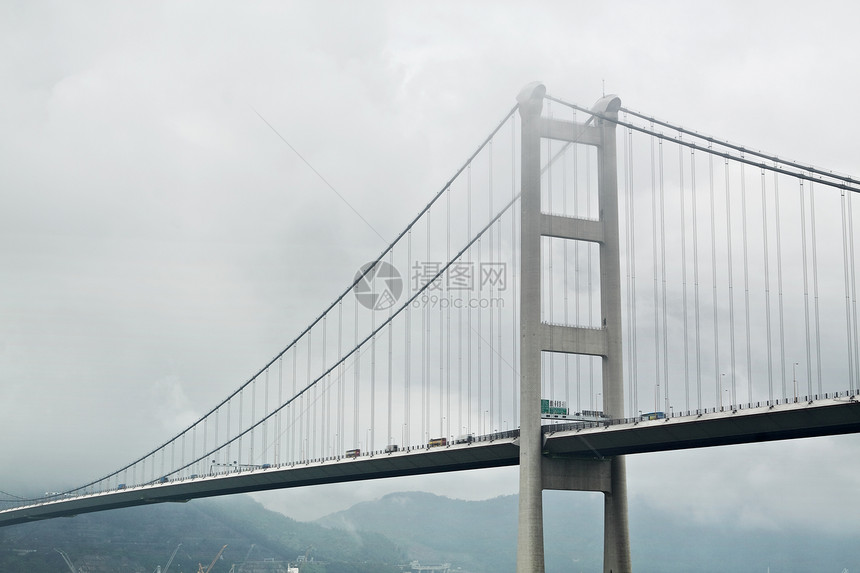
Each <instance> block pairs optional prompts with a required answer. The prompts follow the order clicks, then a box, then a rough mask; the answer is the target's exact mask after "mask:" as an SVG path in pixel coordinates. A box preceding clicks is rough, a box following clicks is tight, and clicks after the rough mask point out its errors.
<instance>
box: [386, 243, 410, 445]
mask: <svg viewBox="0 0 860 573" xmlns="http://www.w3.org/2000/svg"><path fill="white" fill-rule="evenodd" d="M388 264H390V265H391V267H392V268H393V267H394V249H392V250H391V251H390V252H389V254H388ZM392 312H394V303H392V304H391V306H389V307H388V320H389V322H388V326H387V327H386V328H387V329H388V394H387V397H388V426H387V427H386V433H385V445H386V446H390V445H391V444H392V443H393V438H394V435H393V432H392V431H391V429H392V428H391V414H392V400H393V398H394V387H393V385H394V372H393V369H394V325H393V324H392V323H391V315H392ZM407 314H409V312H408V311H407Z"/></svg>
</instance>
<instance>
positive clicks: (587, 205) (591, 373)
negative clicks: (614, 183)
mask: <svg viewBox="0 0 860 573" xmlns="http://www.w3.org/2000/svg"><path fill="white" fill-rule="evenodd" d="M585 188H586V190H587V193H586V195H585V211H586V213H588V214H589V216H590V215H591V193H592V190H591V158H590V157H589V158H588V161H587V162H586V163H585ZM592 250H593V249H592V245H591V244H589V245H588V263H587V264H588V326H589V327H593V326H594V319H593V317H592V315H593V313H594V304H593V303H592V292H591V288H592V287H591V251H592ZM634 281H635V278H634ZM588 395H589V398H588V400H589V403H590V404H591V410H596V409H597V408H596V406H595V404H594V359H593V358H592V357H589V360H588Z"/></svg>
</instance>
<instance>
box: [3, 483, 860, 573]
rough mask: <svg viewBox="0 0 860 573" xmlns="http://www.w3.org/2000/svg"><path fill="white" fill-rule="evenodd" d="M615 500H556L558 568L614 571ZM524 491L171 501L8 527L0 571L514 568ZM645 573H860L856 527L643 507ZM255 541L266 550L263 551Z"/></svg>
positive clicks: (551, 571)
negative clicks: (751, 522)
mask: <svg viewBox="0 0 860 573" xmlns="http://www.w3.org/2000/svg"><path fill="white" fill-rule="evenodd" d="M602 513H603V502H602V495H600V494H590V493H581V492H556V491H547V492H544V536H545V550H546V570H547V573H576V572H579V571H583V572H584V571H600V570H601V569H602V553H603V542H602V538H603V517H602ZM516 521H517V496H515V495H510V496H503V497H498V498H494V499H489V500H483V501H463V500H457V499H450V498H446V497H440V496H437V495H433V494H429V493H422V492H405V493H393V494H389V495H386V496H384V497H383V498H381V499H378V500H376V501H369V502H363V503H359V504H356V505H354V506H353V507H351V508H350V509H347V510H345V511H340V512H336V513H333V514H330V515H328V516H325V517H323V518H321V519H319V520H317V521H316V522H314V523H303V522H298V521H295V520H293V519H290V518H289V517H286V516H284V515H282V514H280V513H277V512H273V511H269V510H267V509H265V508H264V507H263V506H262V505H261V504H259V503H257V502H256V501H254V500H253V499H252V498H251V497H249V496H245V495H236V496H228V497H224V498H213V499H202V500H195V501H192V502H189V503H186V504H159V505H154V506H143V507H135V508H128V509H120V510H113V511H106V512H102V513H93V514H86V515H80V516H77V517H75V518H71V519H54V520H49V521H42V522H34V523H29V524H22V525H16V526H12V527H4V528H0V572H2V573H5V572H13V573H14V572H22V573H23V572H26V573H57V572H60V571H66V570H68V568H67V567H66V566H65V564H64V563H63V559H62V557H61V556H60V554H59V553H57V552H56V551H55V550H54V548H58V549H61V550H63V551H65V552H66V553H67V554H68V555H69V557H70V559H71V560H72V562H73V563H74V564H75V566H76V567H79V568H82V569H83V571H85V572H86V573H113V572H117V571H122V572H124V573H125V572H128V573H152V571H154V570H155V569H156V566H158V565H161V566H162V567H163V566H164V565H165V563H166V561H167V559H168V557H169V556H170V554H171V553H172V552H173V550H174V549H175V548H176V547H177V545H178V544H179V543H181V544H182V546H181V547H180V550H179V551H178V552H177V555H176V559H175V560H174V563H173V565H172V566H171V568H170V572H171V573H183V572H184V573H194V572H196V571H197V564H198V563H203V564H204V566H205V565H207V564H208V563H209V562H210V561H211V560H212V558H213V557H214V556H215V554H216V553H217V552H218V550H219V549H220V548H221V547H222V546H223V545H225V544H226V545H227V548H226V549H225V551H224V553H223V557H222V559H220V560H219V561H218V562H216V564H215V567H214V568H213V573H227V572H229V571H230V568H231V566H233V565H234V564H236V565H237V567H236V571H237V572H239V571H240V569H239V567H238V565H240V564H241V563H242V562H243V561H244V560H245V559H246V556H249V561H260V562H262V561H264V560H269V561H270V562H282V563H286V562H287V561H290V562H295V561H296V559H297V557H298V556H300V555H301V556H304V555H305V554H307V555H308V556H309V557H310V558H311V559H314V560H315V561H314V563H312V564H310V565H308V566H306V567H304V568H303V570H302V573H399V572H400V567H398V565H399V564H403V563H406V562H408V561H410V560H413V559H417V560H419V561H420V562H421V563H422V564H435V563H443V562H448V563H451V564H452V566H453V567H454V568H455V569H454V571H456V568H459V569H460V571H461V572H463V573H466V572H468V573H513V572H514V569H515V562H516V536H517V524H516ZM630 532H631V544H632V547H631V551H632V556H633V564H634V570H635V571H636V573H652V572H653V573H657V572H660V573H681V572H684V573H688V572H690V571H696V572H703V573H708V572H713V573H717V572H720V573H722V572H750V573H762V572H765V571H767V570H768V568H770V571H771V572H772V573H786V572H789V573H791V572H796V573H808V572H819V571H821V572H825V573H827V572H830V571H833V572H835V573H839V572H841V571H842V570H843V569H848V571H850V572H853V573H858V572H860V546H858V540H860V539H858V534H857V532H856V531H848V532H846V534H845V535H843V536H838V535H826V534H822V533H818V532H816V531H812V530H800V531H798V530H792V531H758V530H739V529H737V528H734V527H732V526H730V525H726V524H709V525H702V524H699V523H697V522H696V521H695V520H694V519H692V517H690V516H688V515H686V514H683V513H680V512H677V511H674V510H673V509H672V508H663V509H653V508H647V507H645V506H643V505H642V504H638V503H636V500H635V499H634V500H632V503H631V510H630ZM252 545H253V548H252Z"/></svg>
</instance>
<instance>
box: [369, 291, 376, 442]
mask: <svg viewBox="0 0 860 573" xmlns="http://www.w3.org/2000/svg"><path fill="white" fill-rule="evenodd" d="M371 292H373V294H374V295H376V281H375V280H374V281H373V289H372V291H371ZM374 300H376V297H375V296H374ZM370 331H371V332H375V331H376V309H375V308H373V309H371V311H370ZM368 429H369V430H370V437H369V438H367V439H368V443H367V450H368V451H370V452H372V451H373V448H374V447H375V446H376V335H375V334H374V335H373V336H371V337H370V427H369V428H368Z"/></svg>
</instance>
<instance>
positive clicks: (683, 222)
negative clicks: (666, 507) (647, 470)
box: [663, 133, 690, 411]
mask: <svg viewBox="0 0 860 573" xmlns="http://www.w3.org/2000/svg"><path fill="white" fill-rule="evenodd" d="M680 137H681V134H680V133H679V134H678V138H679V139H680ZM678 171H679V180H678V187H679V189H680V191H681V192H680V197H681V213H680V214H681V300H682V302H681V306H682V307H683V316H684V384H685V386H688V385H689V383H690V351H689V344H690V341H689V334H688V326H687V306H688V305H687V209H686V206H685V205H684V148H683V147H681V146H680V145H679V146H678ZM663 392H664V394H665V395H666V398H665V401H666V405H665V407H664V408H663V409H664V411H665V410H668V409H669V385H668V384H666V386H665V388H663ZM687 393H688V394H689V389H688V390H687Z"/></svg>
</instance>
